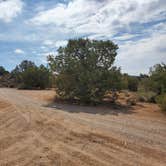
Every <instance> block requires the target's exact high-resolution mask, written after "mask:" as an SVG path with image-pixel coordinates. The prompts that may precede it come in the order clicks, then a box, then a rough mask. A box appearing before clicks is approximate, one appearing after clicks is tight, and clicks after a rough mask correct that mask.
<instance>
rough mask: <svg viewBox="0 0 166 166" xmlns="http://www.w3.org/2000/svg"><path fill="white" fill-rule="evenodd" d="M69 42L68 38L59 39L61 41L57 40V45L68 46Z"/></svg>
mask: <svg viewBox="0 0 166 166" xmlns="http://www.w3.org/2000/svg"><path fill="white" fill-rule="evenodd" d="M67 43H68V41H67V40H59V41H56V44H55V45H56V47H57V48H58V47H60V46H61V47H64V46H66V45H67Z"/></svg>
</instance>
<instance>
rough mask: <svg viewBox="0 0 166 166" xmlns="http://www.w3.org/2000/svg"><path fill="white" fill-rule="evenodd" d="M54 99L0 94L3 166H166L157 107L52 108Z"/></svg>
mask: <svg viewBox="0 0 166 166" xmlns="http://www.w3.org/2000/svg"><path fill="white" fill-rule="evenodd" d="M54 94H55V92H54V91H19V90H15V89H0V166H16V165H17V166H86V165H91V166H111V165H113V166H120V165H123V166H124V165H131V166H145V165H147V166H160V165H161V166H165V163H166V116H165V115H163V114H162V113H161V112H160V111H159V108H158V107H157V106H156V105H154V104H139V105H137V106H135V107H133V108H125V109H120V110H116V109H113V108H110V107H108V106H107V107H101V106H100V107H83V106H74V105H67V104H63V105H62V104H52V105H49V106H48V102H50V101H51V99H52V98H53V96H54Z"/></svg>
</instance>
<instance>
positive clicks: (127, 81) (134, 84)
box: [122, 74, 139, 92]
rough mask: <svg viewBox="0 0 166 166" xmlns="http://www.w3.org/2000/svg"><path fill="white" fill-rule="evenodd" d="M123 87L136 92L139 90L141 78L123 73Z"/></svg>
mask: <svg viewBox="0 0 166 166" xmlns="http://www.w3.org/2000/svg"><path fill="white" fill-rule="evenodd" d="M122 80H123V89H128V90H129V91H133V92H136V91H137V90H138V85H139V79H138V77H136V76H130V75H128V74H123V76H122Z"/></svg>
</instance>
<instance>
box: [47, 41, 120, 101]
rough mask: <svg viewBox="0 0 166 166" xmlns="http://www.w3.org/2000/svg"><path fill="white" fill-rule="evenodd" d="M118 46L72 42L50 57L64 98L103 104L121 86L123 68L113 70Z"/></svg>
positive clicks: (94, 42) (109, 43) (59, 91)
mask: <svg viewBox="0 0 166 166" xmlns="http://www.w3.org/2000/svg"><path fill="white" fill-rule="evenodd" d="M117 49H118V46H117V45H116V44H114V43H113V42H112V41H98V40H89V39H77V40H69V42H68V44H67V46H66V47H60V48H59V49H58V55H57V56H56V57H53V56H49V57H48V63H49V66H50V68H51V69H52V70H53V71H54V72H56V73H57V78H56V88H57V93H58V94H59V96H60V97H62V98H65V99H77V100H80V101H82V102H100V101H101V100H102V99H103V96H104V95H105V93H106V92H107V91H109V90H114V91H115V90H117V89H119V88H120V87H121V73H120V69H119V68H116V67H113V63H114V61H115V57H116V55H117Z"/></svg>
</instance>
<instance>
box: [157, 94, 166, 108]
mask: <svg viewBox="0 0 166 166" xmlns="http://www.w3.org/2000/svg"><path fill="white" fill-rule="evenodd" d="M156 102H157V103H158V104H159V106H160V107H161V109H162V110H163V111H166V93H165V94H162V95H160V96H157V97H156Z"/></svg>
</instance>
